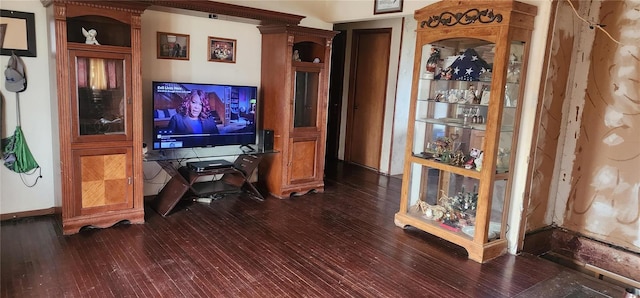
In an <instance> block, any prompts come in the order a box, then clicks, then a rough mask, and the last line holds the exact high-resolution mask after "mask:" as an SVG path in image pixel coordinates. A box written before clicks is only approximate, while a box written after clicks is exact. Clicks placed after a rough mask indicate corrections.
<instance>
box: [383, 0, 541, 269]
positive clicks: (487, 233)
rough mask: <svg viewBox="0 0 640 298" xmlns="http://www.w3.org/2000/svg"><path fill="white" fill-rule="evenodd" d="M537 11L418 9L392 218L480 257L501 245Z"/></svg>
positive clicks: (466, 4)
mask: <svg viewBox="0 0 640 298" xmlns="http://www.w3.org/2000/svg"><path fill="white" fill-rule="evenodd" d="M458 3H461V4H463V5H457V4H458ZM535 13H536V8H535V7H533V6H530V5H525V4H522V3H519V2H515V1H513V2H510V1H503V2H500V3H496V2H485V1H448V0H445V1H442V2H440V3H436V4H433V5H430V6H427V7H425V8H423V9H420V10H418V11H416V15H415V17H416V19H417V20H418V33H417V38H416V57H415V59H416V61H415V63H414V67H415V68H414V79H413V87H412V88H413V89H412V93H411V94H412V98H411V106H410V115H409V125H408V126H409V127H408V136H409V137H408V141H407V150H406V155H405V171H404V175H403V192H402V199H401V206H400V211H399V212H398V213H397V214H396V217H395V221H396V225H398V226H400V227H406V226H414V227H417V228H419V229H422V230H424V231H426V232H429V233H432V234H434V235H436V236H439V237H441V238H444V239H446V240H449V241H451V242H453V243H456V244H458V245H460V246H462V247H464V248H465V249H466V250H467V252H468V253H469V258H471V259H473V260H476V261H478V262H484V261H486V260H488V259H491V258H494V257H496V256H498V255H500V254H502V253H504V252H506V247H507V243H506V239H505V232H506V230H507V228H508V227H507V225H506V219H507V216H508V212H507V210H509V193H510V187H511V183H510V182H511V175H512V169H513V158H514V156H515V153H516V149H517V148H516V145H517V141H518V133H517V132H518V124H519V115H520V112H521V104H520V98H521V95H522V90H523V88H522V87H523V86H522V85H523V84H522V83H523V82H524V78H523V76H522V75H523V74H524V73H525V67H526V63H524V62H525V61H526V58H527V54H528V42H529V40H530V36H531V30H532V26H533V18H534V17H535ZM515 20H518V22H517V28H516V25H515V24H511V22H515Z"/></svg>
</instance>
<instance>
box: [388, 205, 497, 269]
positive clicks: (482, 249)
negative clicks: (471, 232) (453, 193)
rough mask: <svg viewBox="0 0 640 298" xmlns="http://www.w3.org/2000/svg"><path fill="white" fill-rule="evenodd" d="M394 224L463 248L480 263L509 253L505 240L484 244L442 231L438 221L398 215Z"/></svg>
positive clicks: (458, 234) (465, 236)
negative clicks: (425, 233)
mask: <svg viewBox="0 0 640 298" xmlns="http://www.w3.org/2000/svg"><path fill="white" fill-rule="evenodd" d="M394 223H395V225H396V226H397V227H400V228H403V229H405V228H407V227H408V226H412V227H415V228H418V229H420V230H422V231H424V232H427V233H429V234H432V235H435V236H437V237H439V238H442V239H444V240H447V241H449V242H451V243H453V244H456V245H458V246H461V247H462V248H464V249H465V250H466V251H467V254H468V256H469V259H471V260H474V261H476V262H479V263H485V262H487V261H489V260H492V259H494V258H497V257H499V256H501V255H504V254H505V253H506V252H507V240H505V239H497V240H493V241H491V242H487V243H484V244H483V243H482V242H476V241H474V240H473V239H471V237H469V236H467V235H465V234H464V233H462V232H452V231H450V230H444V229H442V227H441V226H440V222H438V221H425V220H423V219H419V218H416V217H413V216H410V215H406V214H402V213H396V215H395V218H394Z"/></svg>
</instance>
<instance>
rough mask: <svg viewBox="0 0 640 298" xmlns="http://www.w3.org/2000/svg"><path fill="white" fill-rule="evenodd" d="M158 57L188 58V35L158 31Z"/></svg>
mask: <svg viewBox="0 0 640 298" xmlns="http://www.w3.org/2000/svg"><path fill="white" fill-rule="evenodd" d="M158 59H177V60H189V35H186V34H176V33H167V32H158Z"/></svg>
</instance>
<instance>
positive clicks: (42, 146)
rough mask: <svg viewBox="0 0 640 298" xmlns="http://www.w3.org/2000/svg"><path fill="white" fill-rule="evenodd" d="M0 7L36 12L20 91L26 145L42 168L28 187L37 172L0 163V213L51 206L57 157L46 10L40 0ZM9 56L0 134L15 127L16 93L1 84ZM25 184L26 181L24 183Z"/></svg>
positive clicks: (3, 59)
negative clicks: (24, 84)
mask: <svg viewBox="0 0 640 298" xmlns="http://www.w3.org/2000/svg"><path fill="white" fill-rule="evenodd" d="M1 8H2V9H5V10H15V11H19V12H29V13H34V14H35V26H36V36H35V39H36V53H37V57H21V58H22V61H24V63H25V67H26V73H27V84H28V85H27V89H26V90H25V91H24V92H21V93H20V110H21V113H20V120H21V124H22V131H23V132H24V136H25V138H26V141H27V144H28V145H29V149H30V150H31V153H32V154H33V156H34V158H35V159H36V161H37V162H38V164H39V165H40V167H41V168H42V179H39V180H38V182H37V184H36V185H35V186H33V187H28V186H27V185H31V184H33V183H34V181H35V180H36V177H37V175H31V176H28V175H20V174H17V173H15V172H12V171H10V170H9V169H7V168H6V167H5V166H4V165H1V166H0V168H1V169H0V214H6V213H14V212H20V211H25V210H40V209H47V208H51V207H53V206H54V205H55V203H54V201H55V199H54V195H53V193H54V177H55V175H57V173H58V172H57V171H56V170H55V169H54V167H58V160H59V159H58V157H57V156H53V152H52V150H51V147H52V146H51V144H52V132H51V129H50V127H51V113H50V111H51V109H52V105H51V93H50V79H49V57H50V56H51V54H50V51H49V49H48V48H47V34H46V32H47V28H46V10H45V8H44V7H43V6H42V4H41V3H40V1H35V0H29V1H7V0H3V1H2V6H1ZM8 61H9V56H0V65H2V75H1V76H2V80H0V81H1V82H2V83H1V85H2V87H0V92H1V93H2V101H3V102H2V114H1V115H0V119H1V121H2V124H1V126H2V131H1V133H2V138H5V137H7V136H10V135H12V134H13V132H14V130H15V127H16V124H17V123H16V121H17V117H16V95H15V93H13V92H9V91H7V90H6V89H5V86H4V69H5V67H6V65H7V63H8ZM25 184H26V185H25Z"/></svg>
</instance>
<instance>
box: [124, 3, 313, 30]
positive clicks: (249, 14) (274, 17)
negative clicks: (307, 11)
mask: <svg viewBox="0 0 640 298" xmlns="http://www.w3.org/2000/svg"><path fill="white" fill-rule="evenodd" d="M134 2H142V3H146V4H147V5H157V6H162V7H170V8H179V9H187V10H194V11H201V12H206V13H210V14H215V15H225V16H231V17H239V18H246V19H253V20H258V21H260V24H274V23H275V24H283V23H284V24H293V25H297V24H299V23H300V21H301V20H302V19H304V18H305V16H300V15H294V14H288V13H283V12H277V11H271V10H265V9H259V8H253V7H246V6H240V5H234V4H229V3H222V2H215V1H207V0H195V1H184V0H183V1H180V0H178V1H175V0H174V1H163V0H142V1H134Z"/></svg>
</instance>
